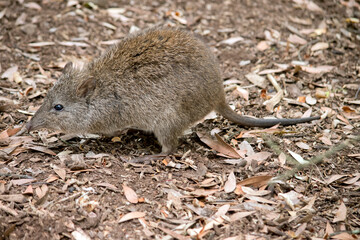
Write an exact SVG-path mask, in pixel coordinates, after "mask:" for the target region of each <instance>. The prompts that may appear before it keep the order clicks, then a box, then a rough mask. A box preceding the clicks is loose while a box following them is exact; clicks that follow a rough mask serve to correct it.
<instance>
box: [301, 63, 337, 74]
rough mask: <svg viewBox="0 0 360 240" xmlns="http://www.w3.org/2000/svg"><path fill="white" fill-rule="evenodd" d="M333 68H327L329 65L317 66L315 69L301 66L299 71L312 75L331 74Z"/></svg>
mask: <svg viewBox="0 0 360 240" xmlns="http://www.w3.org/2000/svg"><path fill="white" fill-rule="evenodd" d="M334 68H335V67H334V66H329V65H324V66H317V67H312V66H301V69H302V70H303V71H305V72H308V73H313V74H320V73H327V72H331V71H332V70H333V69H334Z"/></svg>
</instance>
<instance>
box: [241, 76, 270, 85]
mask: <svg viewBox="0 0 360 240" xmlns="http://www.w3.org/2000/svg"><path fill="white" fill-rule="evenodd" d="M245 77H246V79H247V80H249V81H250V82H251V83H252V84H254V85H256V86H258V87H260V88H266V86H267V85H268V83H267V81H266V79H265V78H264V77H262V76H259V75H257V74H256V73H248V74H246V75H245Z"/></svg>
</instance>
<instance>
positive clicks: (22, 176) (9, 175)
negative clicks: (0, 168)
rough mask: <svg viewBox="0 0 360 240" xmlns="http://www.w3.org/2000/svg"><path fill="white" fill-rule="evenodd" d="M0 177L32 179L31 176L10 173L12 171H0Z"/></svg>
mask: <svg viewBox="0 0 360 240" xmlns="http://www.w3.org/2000/svg"><path fill="white" fill-rule="evenodd" d="M0 177H11V178H18V179H34V178H33V177H31V176H27V175H19V174H12V173H0Z"/></svg>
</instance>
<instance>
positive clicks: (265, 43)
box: [256, 41, 270, 51]
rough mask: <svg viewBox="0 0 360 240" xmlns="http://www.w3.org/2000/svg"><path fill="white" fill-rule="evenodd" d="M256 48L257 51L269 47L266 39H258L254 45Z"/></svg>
mask: <svg viewBox="0 0 360 240" xmlns="http://www.w3.org/2000/svg"><path fill="white" fill-rule="evenodd" d="M256 48H257V49H258V50H259V51H265V50H266V49H269V48H270V46H269V44H268V43H267V41H260V42H259V43H258V44H257V45H256Z"/></svg>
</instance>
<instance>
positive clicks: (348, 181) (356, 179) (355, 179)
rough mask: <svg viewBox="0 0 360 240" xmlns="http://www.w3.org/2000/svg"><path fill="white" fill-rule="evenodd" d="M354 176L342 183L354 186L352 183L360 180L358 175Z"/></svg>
mask: <svg viewBox="0 0 360 240" xmlns="http://www.w3.org/2000/svg"><path fill="white" fill-rule="evenodd" d="M354 175H355V177H353V178H350V179H349V180H347V181H345V182H344V183H345V184H354V183H356V182H357V181H358V180H359V179H360V173H356V174H354Z"/></svg>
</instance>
